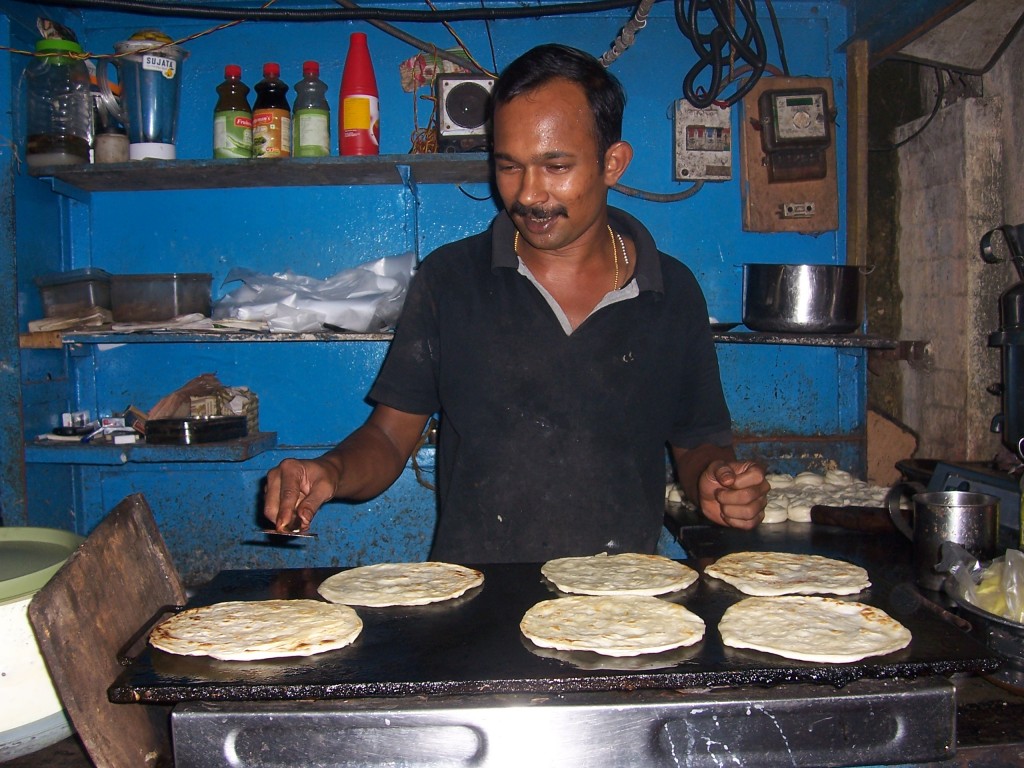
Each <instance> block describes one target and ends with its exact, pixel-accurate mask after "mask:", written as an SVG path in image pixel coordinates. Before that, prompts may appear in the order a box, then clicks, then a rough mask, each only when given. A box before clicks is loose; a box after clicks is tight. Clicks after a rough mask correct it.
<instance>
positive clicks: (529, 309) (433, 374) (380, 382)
mask: <svg viewBox="0 0 1024 768" xmlns="http://www.w3.org/2000/svg"><path fill="white" fill-rule="evenodd" d="M609 220H610V223H611V225H612V227H613V228H614V229H615V230H617V231H619V232H622V233H623V234H627V235H629V237H631V238H632V240H633V242H634V243H635V244H636V251H637V254H636V259H637V260H636V265H635V272H634V278H633V281H632V282H631V283H630V285H628V286H627V287H626V288H624V289H622V290H621V291H619V292H618V294H620V295H621V297H622V298H621V300H618V301H614V302H613V303H610V304H607V305H605V306H600V307H599V308H598V309H596V310H595V311H594V312H593V313H592V314H591V315H590V316H589V317H588V318H587V319H586V320H585V321H584V322H583V323H581V324H580V325H579V326H578V327H577V328H576V330H575V331H573V332H572V333H571V334H567V333H566V330H565V328H564V327H563V326H562V325H561V324H560V323H559V320H558V318H557V316H556V313H555V312H554V311H552V308H551V306H550V305H549V303H548V301H547V300H546V299H545V298H544V296H543V295H542V294H541V292H540V291H539V290H538V287H537V286H536V285H535V284H534V283H533V282H532V281H531V280H530V278H528V277H527V276H526V275H524V274H522V273H521V271H520V263H519V259H518V257H517V256H516V254H515V252H514V251H513V248H512V242H513V236H514V233H515V230H514V227H513V225H512V222H511V220H510V219H509V218H508V216H507V215H506V214H505V213H501V214H499V215H498V216H497V218H496V219H495V220H494V222H493V223H492V225H491V227H490V229H488V230H487V231H485V232H482V233H480V234H478V235H475V236H473V237H469V238H466V239H464V240H461V241H459V242H455V243H451V244H449V245H446V246H444V247H442V248H439V249H438V250H436V251H434V252H433V253H431V254H430V255H429V256H428V257H427V258H426V259H424V260H423V263H422V264H421V265H420V267H419V270H418V272H417V274H416V276H415V277H414V279H413V281H412V284H411V286H410V289H409V294H408V296H407V298H406V301H405V306H404V308H403V311H402V316H401V319H400V321H399V324H398V328H397V330H396V333H395V338H394V340H393V341H392V343H391V347H390V349H389V351H388V354H387V357H386V359H385V361H384V364H383V366H382V368H381V371H380V374H379V376H378V378H377V381H376V383H375V384H374V386H373V388H372V390H371V391H370V397H371V398H372V399H373V400H375V401H376V402H378V403H382V404H384V405H388V406H391V407H392V408H396V409H399V410H402V411H406V412H409V413H419V414H434V413H439V414H440V434H439V437H438V457H437V484H438V493H439V510H438V524H437V530H436V532H435V538H434V546H433V549H432V551H431V557H432V558H434V559H441V560H454V561H461V562H475V563H487V562H491V563H497V562H541V561H544V560H547V559H549V558H552V557H563V556H572V555H590V554H595V553H598V552H605V551H607V552H610V553H614V552H653V551H654V549H655V546H656V544H657V540H658V536H659V533H660V530H661V526H662V522H663V516H664V508H665V451H666V443H672V444H674V445H677V446H679V447H682V448H690V447H695V446H697V445H699V444H701V443H707V442H711V443H715V444H719V445H727V444H728V443H729V441H730V439H731V434H730V418H729V411H728V408H727V407H726V403H725V398H724V396H723V394H722V387H721V380H720V376H719V370H718V358H717V355H716V353H715V348H714V343H713V342H712V339H711V332H710V328H709V325H708V312H707V306H706V303H705V301H704V296H703V294H702V293H701V290H700V287H699V286H698V284H697V281H696V279H695V278H694V276H693V274H692V273H691V272H690V270H689V269H688V268H687V267H685V266H684V265H683V264H682V263H680V262H679V261H677V260H675V259H673V258H671V257H669V256H667V255H665V254H663V253H660V252H659V251H658V250H657V247H656V245H655V243H654V240H653V238H652V237H651V235H650V233H649V232H648V231H647V229H646V228H645V227H644V226H643V225H642V224H640V222H638V221H637V220H636V219H634V218H633V217H632V216H630V215H629V214H627V213H625V212H623V211H620V210H618V209H609ZM524 269H525V268H524Z"/></svg>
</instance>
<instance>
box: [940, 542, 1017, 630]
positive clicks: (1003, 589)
mask: <svg viewBox="0 0 1024 768" xmlns="http://www.w3.org/2000/svg"><path fill="white" fill-rule="evenodd" d="M942 557H943V560H942V563H941V564H940V565H939V570H948V571H949V573H951V574H952V575H953V578H954V579H955V580H956V592H957V594H958V595H960V596H962V597H963V599H964V600H966V601H967V602H969V603H970V604H971V605H974V606H977V607H978V608H981V610H983V611H988V612H989V613H991V614H993V615H994V616H1001V617H1002V618H1004V619H1009V620H1010V621H1015V622H1017V623H1018V624H1024V553H1021V551H1020V550H1017V549H1008V550H1006V554H1005V556H1003V557H997V558H996V559H995V560H993V561H992V562H991V563H989V564H988V565H987V566H985V565H982V563H980V562H978V561H977V560H976V559H975V558H974V557H973V556H971V554H970V553H969V552H967V550H965V549H963V548H962V547H960V546H959V545H957V544H951V543H949V542H947V543H945V544H943V545H942Z"/></svg>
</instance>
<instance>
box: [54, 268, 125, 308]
mask: <svg viewBox="0 0 1024 768" xmlns="http://www.w3.org/2000/svg"><path fill="white" fill-rule="evenodd" d="M35 283H36V287H38V288H39V296H40V297H41V298H42V300H43V315H44V316H45V317H81V316H82V315H87V314H89V313H90V312H92V311H93V310H94V309H96V308H97V307H98V308H100V309H110V275H109V274H108V273H107V272H104V271H103V270H102V269H94V268H93V267H87V268H85V269H74V270H71V271H70V272H54V273H52V274H49V275H40V276H39V277H37V278H36V279H35Z"/></svg>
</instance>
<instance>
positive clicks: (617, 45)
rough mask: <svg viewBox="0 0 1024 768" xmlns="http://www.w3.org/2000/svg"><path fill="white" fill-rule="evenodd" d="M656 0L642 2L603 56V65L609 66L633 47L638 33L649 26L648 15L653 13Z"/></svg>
mask: <svg viewBox="0 0 1024 768" xmlns="http://www.w3.org/2000/svg"><path fill="white" fill-rule="evenodd" d="M655 2H656V0H640V5H638V6H637V9H636V10H635V11H634V12H633V17H632V18H631V19H630V20H629V21H627V22H626V26H624V27H623V28H622V30H621V31H620V32H619V34H618V36H617V37H616V38H615V40H614V41H613V42H612V45H611V48H609V49H608V50H607V51H605V52H604V54H603V55H602V56H601V63H602V64H604V66H605V67H607V66H609V65H610V64H611V63H612V62H613V61H615V60H616V59H617V58H619V56H621V55H622V54H623V53H625V52H626V49H627V48H629V47H630V46H631V45H633V42H634V41H635V40H636V33H637V32H639V31H640V30H641V29H643V28H644V27H646V26H647V15H648V14H649V13H650V12H651V8H652V7H653V6H654V3H655Z"/></svg>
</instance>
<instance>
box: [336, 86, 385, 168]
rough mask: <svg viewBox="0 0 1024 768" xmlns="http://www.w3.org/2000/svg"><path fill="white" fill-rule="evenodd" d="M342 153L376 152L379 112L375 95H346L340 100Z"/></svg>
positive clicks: (378, 135)
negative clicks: (344, 148) (344, 147)
mask: <svg viewBox="0 0 1024 768" xmlns="http://www.w3.org/2000/svg"><path fill="white" fill-rule="evenodd" d="M342 131H343V136H342V141H343V143H345V144H346V146H347V151H346V152H345V153H344V154H353V155H363V154H376V153H377V152H378V151H379V147H380V112H379V103H378V101H377V97H376V96H366V95H364V94H358V95H355V96H346V97H345V98H344V100H343V102H342Z"/></svg>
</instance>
